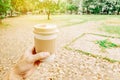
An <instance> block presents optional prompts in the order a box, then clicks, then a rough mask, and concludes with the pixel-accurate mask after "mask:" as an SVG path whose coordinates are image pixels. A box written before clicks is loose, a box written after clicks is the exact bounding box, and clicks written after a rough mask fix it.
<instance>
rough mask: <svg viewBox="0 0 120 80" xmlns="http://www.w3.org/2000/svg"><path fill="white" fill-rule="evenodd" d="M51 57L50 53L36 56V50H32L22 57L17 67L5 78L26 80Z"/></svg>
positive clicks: (8, 79) (41, 53)
mask: <svg viewBox="0 0 120 80" xmlns="http://www.w3.org/2000/svg"><path fill="white" fill-rule="evenodd" d="M49 56H50V53H48V52H40V53H37V54H36V51H35V48H30V49H28V50H26V52H25V53H24V54H23V55H22V57H21V58H20V60H19V61H18V62H17V63H16V65H15V66H14V67H13V68H12V69H11V70H10V72H9V73H8V74H7V75H6V76H5V78H6V79H4V80H25V79H26V78H27V77H28V76H30V75H31V74H32V73H33V72H34V71H35V70H36V68H37V67H38V65H39V64H40V63H42V61H43V60H44V59H46V58H47V57H49Z"/></svg>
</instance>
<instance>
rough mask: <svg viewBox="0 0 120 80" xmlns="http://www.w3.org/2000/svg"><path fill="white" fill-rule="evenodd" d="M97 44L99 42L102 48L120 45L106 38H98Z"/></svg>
mask: <svg viewBox="0 0 120 80" xmlns="http://www.w3.org/2000/svg"><path fill="white" fill-rule="evenodd" d="M95 43H96V44H98V45H99V46H100V47H101V48H105V49H106V48H115V47H118V45H117V44H115V43H112V42H111V41H109V40H107V39H105V40H97V41H95Z"/></svg>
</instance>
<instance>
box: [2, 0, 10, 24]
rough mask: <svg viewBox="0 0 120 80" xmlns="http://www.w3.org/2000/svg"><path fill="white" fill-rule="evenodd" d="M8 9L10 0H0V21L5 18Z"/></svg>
mask: <svg viewBox="0 0 120 80" xmlns="http://www.w3.org/2000/svg"><path fill="white" fill-rule="evenodd" d="M9 9H10V0H0V23H2V19H3V18H5V16H6V15H7V11H8V10H9Z"/></svg>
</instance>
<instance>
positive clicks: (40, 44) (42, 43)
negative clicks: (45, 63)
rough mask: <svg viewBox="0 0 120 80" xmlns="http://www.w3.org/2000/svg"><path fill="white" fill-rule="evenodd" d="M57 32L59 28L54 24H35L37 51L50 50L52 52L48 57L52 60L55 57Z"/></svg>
mask: <svg viewBox="0 0 120 80" xmlns="http://www.w3.org/2000/svg"><path fill="white" fill-rule="evenodd" d="M57 33H58V29H57V27H56V25H53V24H37V25H35V26H34V44H35V49H36V52H37V53H39V52H49V53H50V54H51V56H50V57H49V58H48V59H49V60H50V61H51V60H53V59H54V57H55V53H56V38H57ZM48 59H47V60H48Z"/></svg>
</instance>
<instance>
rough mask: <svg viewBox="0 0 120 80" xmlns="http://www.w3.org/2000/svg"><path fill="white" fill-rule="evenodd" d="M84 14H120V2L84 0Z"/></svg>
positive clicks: (112, 0)
mask: <svg viewBox="0 0 120 80" xmlns="http://www.w3.org/2000/svg"><path fill="white" fill-rule="evenodd" d="M83 12H84V13H87V14H119V12H120V0H83Z"/></svg>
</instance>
